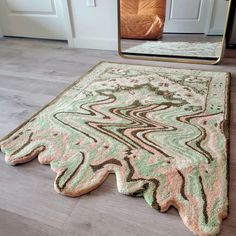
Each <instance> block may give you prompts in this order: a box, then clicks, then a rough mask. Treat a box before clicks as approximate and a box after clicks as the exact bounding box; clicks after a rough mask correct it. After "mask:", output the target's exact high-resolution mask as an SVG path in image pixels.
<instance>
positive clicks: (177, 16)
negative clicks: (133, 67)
mask: <svg viewBox="0 0 236 236" xmlns="http://www.w3.org/2000/svg"><path fill="white" fill-rule="evenodd" d="M230 3H231V1H226V0H118V16H119V53H120V55H121V56H123V57H126V58H127V57H128V58H135V59H139V58H140V59H155V60H162V61H176V62H191V63H204V64H216V63H217V62H219V61H220V59H221V57H222V55H223V52H224V38H225V29H226V23H227V19H228V12H229V8H230Z"/></svg>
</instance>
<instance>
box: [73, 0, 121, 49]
mask: <svg viewBox="0 0 236 236" xmlns="http://www.w3.org/2000/svg"><path fill="white" fill-rule="evenodd" d="M69 8H70V11H71V14H72V16H73V17H72V18H71V22H72V39H71V40H69V42H70V41H71V44H73V45H72V46H75V47H79V48H93V49H107V50H117V37H118V30H117V0H96V7H87V6H86V0H69Z"/></svg>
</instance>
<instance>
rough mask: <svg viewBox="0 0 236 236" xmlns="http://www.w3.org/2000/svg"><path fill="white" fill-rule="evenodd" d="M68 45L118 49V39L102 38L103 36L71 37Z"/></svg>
mask: <svg viewBox="0 0 236 236" xmlns="http://www.w3.org/2000/svg"><path fill="white" fill-rule="evenodd" d="M69 46H70V47H74V48H88V49H101V50H113V51H117V50H118V40H116V39H104V38H73V39H72V40H71V43H70V42H69Z"/></svg>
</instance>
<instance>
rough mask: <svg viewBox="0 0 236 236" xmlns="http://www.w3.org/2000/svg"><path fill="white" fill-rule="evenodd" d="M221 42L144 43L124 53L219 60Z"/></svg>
mask: <svg viewBox="0 0 236 236" xmlns="http://www.w3.org/2000/svg"><path fill="white" fill-rule="evenodd" d="M221 49H222V43H221V42H191V43H190V42H164V41H146V42H145V43H142V44H140V45H137V46H134V47H130V48H128V49H126V50H125V51H124V52H125V53H138V54H150V55H161V56H184V57H201V58H219V57H220V55H221Z"/></svg>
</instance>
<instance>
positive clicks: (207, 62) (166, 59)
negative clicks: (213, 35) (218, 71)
mask: <svg viewBox="0 0 236 236" xmlns="http://www.w3.org/2000/svg"><path fill="white" fill-rule="evenodd" d="M226 1H228V2H229V6H228V10H227V14H226V19H225V26H224V34H223V37H222V41H221V43H222V48H221V54H220V57H219V58H218V59H216V60H215V61H214V60H207V59H187V58H183V59H181V58H179V57H178V58H177V57H176V58H169V57H165V56H163V57H158V55H157V56H156V57H153V56H152V57H151V56H150V57H148V56H142V55H140V56H136V55H133V56H132V55H127V54H124V53H123V52H122V50H121V32H120V0H117V9H118V10H117V11H118V12H117V15H118V52H119V55H120V56H121V57H122V58H125V59H135V60H148V61H162V62H179V63H190V64H204V65H216V64H218V63H219V62H220V61H221V60H222V58H223V56H224V52H225V44H226V31H227V25H228V21H229V13H230V8H231V5H232V4H231V3H232V0H226Z"/></svg>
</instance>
